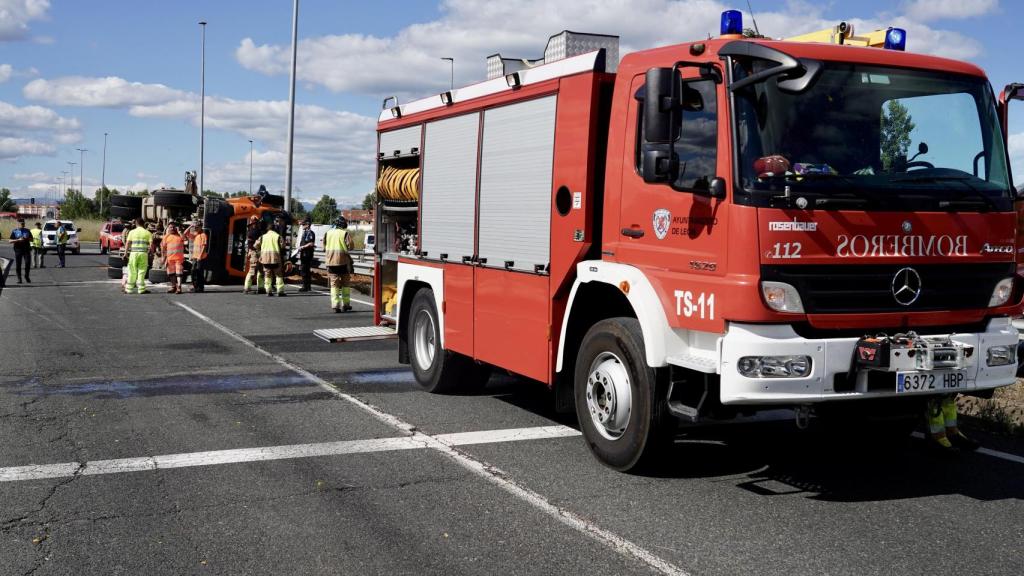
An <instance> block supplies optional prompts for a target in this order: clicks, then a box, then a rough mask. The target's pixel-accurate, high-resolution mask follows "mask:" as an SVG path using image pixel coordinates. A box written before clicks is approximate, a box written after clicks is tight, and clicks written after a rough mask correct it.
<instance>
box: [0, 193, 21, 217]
mask: <svg viewBox="0 0 1024 576" xmlns="http://www.w3.org/2000/svg"><path fill="white" fill-rule="evenodd" d="M17 211H18V205H17V204H15V203H14V199H12V198H11V191H10V190H8V189H7V188H0V212H17Z"/></svg>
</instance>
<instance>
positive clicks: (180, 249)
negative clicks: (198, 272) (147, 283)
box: [160, 222, 185, 294]
mask: <svg viewBox="0 0 1024 576" xmlns="http://www.w3.org/2000/svg"><path fill="white" fill-rule="evenodd" d="M160 255H161V256H162V257H163V259H164V268H165V269H166V270H167V280H168V281H169V282H170V284H171V288H170V289H169V290H168V291H167V293H168V294H181V277H182V274H184V268H185V241H184V240H183V239H182V238H181V235H180V234H178V226H177V225H175V224H174V222H171V223H170V224H168V225H167V233H166V234H164V238H163V240H162V241H161V242H160Z"/></svg>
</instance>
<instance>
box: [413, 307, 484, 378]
mask: <svg viewBox="0 0 1024 576" xmlns="http://www.w3.org/2000/svg"><path fill="white" fill-rule="evenodd" d="M409 318H410V319H411V320H410V321H409V323H408V324H407V328H406V329H407V330H408V332H407V336H406V337H407V339H408V342H409V363H410V364H412V372H413V375H414V376H415V377H416V381H417V382H419V383H420V386H423V389H424V390H426V391H427V392H431V393H434V394H458V393H463V394H465V393H470V392H474V391H476V390H479V389H480V388H482V387H483V386H484V385H485V384H486V383H487V379H488V378H490V375H491V373H490V367H489V366H486V365H482V364H477V363H476V362H474V361H473V359H471V358H467V357H466V356H463V355H461V354H458V353H455V352H452V351H450V350H444V349H442V348H441V333H440V323H439V322H438V316H437V306H436V305H435V304H434V291H433V290H430V289H429V288H425V289H423V290H420V291H419V292H417V293H416V294H415V296H413V299H412V305H411V306H410V307H409ZM420 339H422V341H421V340H420ZM431 346H432V347H433V352H432V354H433V355H432V357H431V356H430V352H429V351H428V349H429V348H430V347H431Z"/></svg>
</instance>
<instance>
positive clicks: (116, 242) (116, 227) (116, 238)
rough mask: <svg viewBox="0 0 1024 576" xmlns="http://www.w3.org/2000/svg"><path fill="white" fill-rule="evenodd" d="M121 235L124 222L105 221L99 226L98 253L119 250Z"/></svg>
mask: <svg viewBox="0 0 1024 576" xmlns="http://www.w3.org/2000/svg"><path fill="white" fill-rule="evenodd" d="M123 235H124V224H122V223H120V222H105V223H104V224H103V226H101V227H100V254H106V253H107V252H110V251H114V252H117V251H118V250H120V249H121V244H122V242H123Z"/></svg>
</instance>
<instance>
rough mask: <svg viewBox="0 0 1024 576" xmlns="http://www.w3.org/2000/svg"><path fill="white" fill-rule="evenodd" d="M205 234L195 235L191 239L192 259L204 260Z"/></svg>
mask: <svg viewBox="0 0 1024 576" xmlns="http://www.w3.org/2000/svg"><path fill="white" fill-rule="evenodd" d="M207 256H208V254H207V253H206V232H200V233H199V234H196V237H195V238H193V239H192V257H193V258H195V259H196V260H206V257H207Z"/></svg>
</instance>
